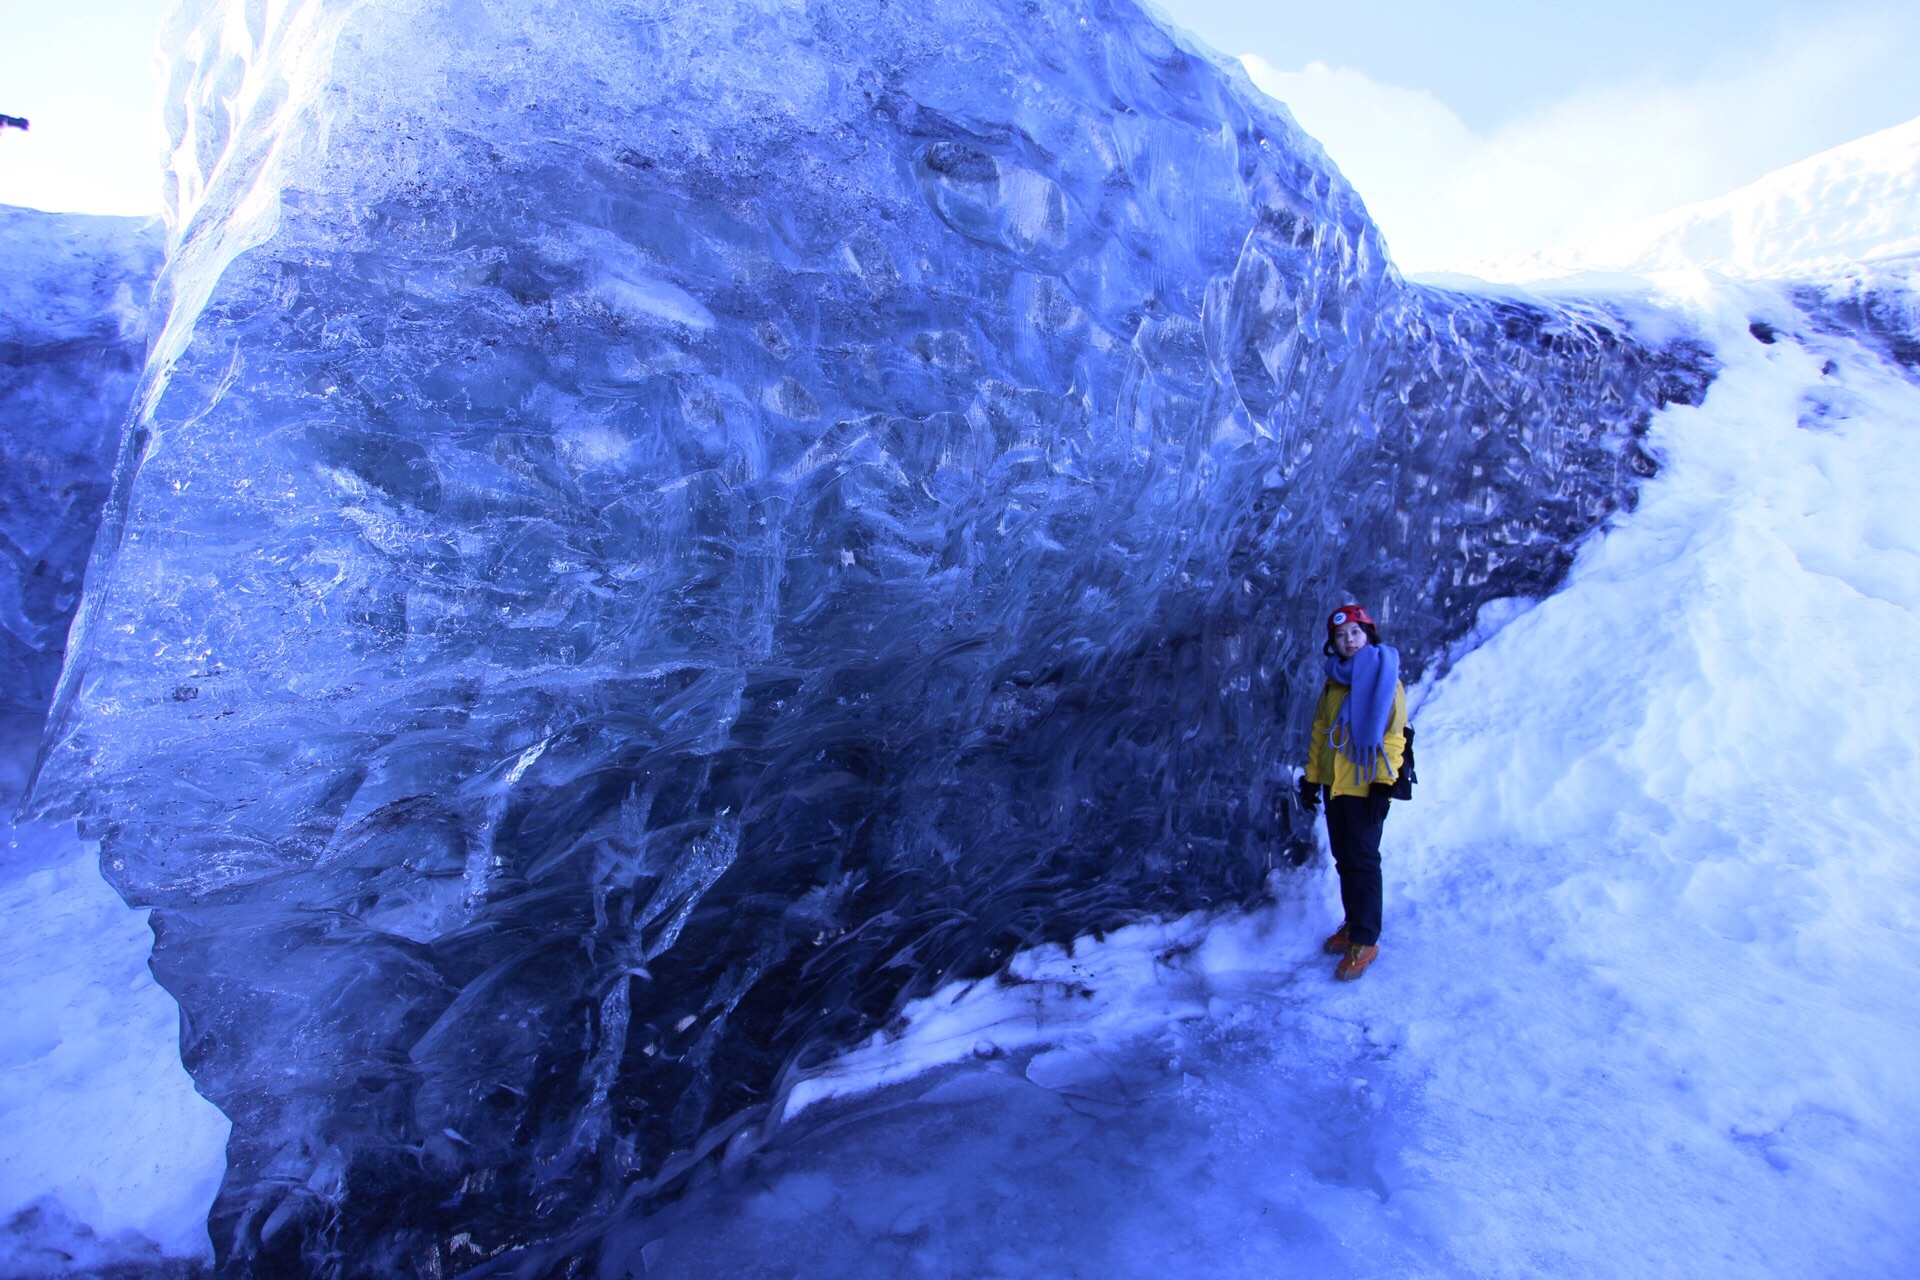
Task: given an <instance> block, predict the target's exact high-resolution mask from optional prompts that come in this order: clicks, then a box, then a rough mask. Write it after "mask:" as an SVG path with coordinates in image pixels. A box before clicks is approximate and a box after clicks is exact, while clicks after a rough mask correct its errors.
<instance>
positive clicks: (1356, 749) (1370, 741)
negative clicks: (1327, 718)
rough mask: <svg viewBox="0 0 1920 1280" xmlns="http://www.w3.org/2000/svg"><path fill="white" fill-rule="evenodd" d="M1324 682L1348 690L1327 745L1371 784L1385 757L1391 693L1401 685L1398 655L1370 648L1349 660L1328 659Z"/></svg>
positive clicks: (1387, 648)
mask: <svg viewBox="0 0 1920 1280" xmlns="http://www.w3.org/2000/svg"><path fill="white" fill-rule="evenodd" d="M1327 679H1329V680H1332V681H1333V682H1334V683H1336V684H1343V685H1346V686H1347V690H1348V692H1347V700H1346V701H1345V702H1343V703H1341V704H1340V711H1339V714H1337V715H1336V716H1334V718H1333V727H1332V728H1331V729H1329V730H1327V745H1328V746H1329V747H1331V748H1332V749H1333V750H1335V751H1338V752H1339V753H1340V754H1341V755H1343V756H1345V757H1346V758H1347V759H1349V760H1351V761H1353V763H1354V766H1355V767H1356V768H1358V769H1359V770H1360V779H1361V781H1363V782H1372V781H1373V780H1374V775H1375V773H1377V772H1378V771H1379V768H1380V761H1381V759H1382V758H1383V757H1384V756H1385V755H1386V746H1385V742H1386V737H1387V720H1388V719H1389V718H1390V717H1391V716H1392V715H1393V691H1394V687H1395V686H1396V685H1398V684H1399V683H1400V651H1399V650H1398V649H1396V648H1394V647H1393V646H1392V645H1385V644H1370V645H1368V646H1366V647H1365V648H1364V649H1362V650H1360V652H1358V653H1356V654H1354V655H1353V656H1352V657H1351V658H1345V659H1342V658H1337V657H1335V656H1334V655H1332V654H1328V655H1327Z"/></svg>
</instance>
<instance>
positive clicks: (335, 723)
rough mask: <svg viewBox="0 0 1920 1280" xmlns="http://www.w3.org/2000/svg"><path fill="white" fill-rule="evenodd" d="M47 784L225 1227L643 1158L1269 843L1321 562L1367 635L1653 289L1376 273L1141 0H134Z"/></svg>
mask: <svg viewBox="0 0 1920 1280" xmlns="http://www.w3.org/2000/svg"><path fill="white" fill-rule="evenodd" d="M168 40H169V42H170V50H171V53H172V56H173V57H174V63H173V65H174V74H173V87H172V89H171V91H170V92H171V97H172V107H171V119H170V126H171V128H172V130H173V136H174V140H175V144H176V145H175V151H174V155H173V173H172V191H173V202H174V207H173V211H172V220H171V236H170V244H169V257H168V263H167V266H166V269H165V271H164V273H163V275H162V278H161V285H160V294H159V300H158V302H157V304H156V314H155V317H154V324H153V329H154V332H155V333H156V335H157V336H156V338H155V341H154V344H153V346H152V349H151V353H150V358H149V362H148V365H147V367H146V370H145V375H144V381H143V382H142V383H141V385H140V388H139V391H138V394H137V398H136V412H135V417H134V420H133V423H132V427H131V429H130V431H129V433H128V436H127V441H126V451H125V454H124V457H123V459H122V463H121V467H120V470H119V472H118V474H117V476H116V481H115V483H116V489H115V499H114V501H113V502H112V503H111V504H109V506H108V508H107V511H106V515H105V519H104V523H103V525H102V534H101V540H100V545H99V547H98V549H97V551H96V554H95V558H94V561H93V564H92V568H91V569H90V570H89V574H88V578H87V584H86V595H85V600H84V603H83V605H82V608H81V614H80V619H79V622H78V624H77V627H76V631H75V634H74V641H73V646H72V649H71V652H70V654H69V657H68V661H67V665H66V667H65V670H64V672H63V675H62V679H61V683H60V687H59V690H58V693H57V695H56V699H55V704H54V708H53V712H52V716H51V720H50V724H49V731H48V733H49V736H48V740H47V750H46V763H45V766H44V769H43V770H42V772H41V775H40V778H39V782H38V790H37V793H36V799H37V803H38V805H39V806H40V810H41V811H42V812H44V813H47V814H50V815H61V814H69V813H71V814H76V815H78V816H80V817H81V818H82V820H83V822H84V824H85V829H86V831H87V832H88V833H89V834H91V835H93V836H96V837H97V838H99V839H100V840H101V841H102V847H103V858H104V866H105V868H106V871H107V874H108V875H109V877H110V878H111V879H112V880H113V882H114V884H115V885H116V886H117V887H118V888H119V889H120V890H121V891H122V893H123V894H124V895H125V896H126V897H127V898H128V900H129V901H130V902H133V903H136V904H140V905H147V906H151V907H153V908H154V915H153V923H154V928H155V932H156V935H157V938H158V944H157V948H156V952H155V956H154V969H155V972H156V973H157V974H158V975H159V977H160V978H161V980H162V981H163V982H164V983H165V984H166V985H167V987H168V989H169V990H170V991H172V992H173V993H174V994H175V995H176V996H177V997H178V998H179V1000H180V1002H181V1005H182V1009H183V1012H184V1017H185V1032H184V1037H183V1056H184V1059H185V1062H186V1064H187V1066H188V1068H189V1069H190V1070H191V1071H192V1072H193V1073H194V1077H195V1080H196V1082H197V1084H198V1086H199V1088H200V1089H201V1090H202V1091H203V1092H204V1093H205V1094H206V1095H207V1096H208V1097H210V1098H212V1099H213V1100H214V1101H216V1102H217V1103H218V1104H219V1105H220V1107H221V1108H222V1109H223V1110H224V1111H225V1112H226V1113H227V1115H228V1116H230V1117H231V1118H232V1120H233V1122H234V1134H233V1140H232V1143H231V1145H230V1147H229V1160H230V1167H229V1174H228V1180H227V1183H226V1186H225V1188H224V1190H223V1193H222V1198H221V1201H220V1203H219V1204H218V1206H216V1210H215V1214H214V1221H213V1233H214V1241H215V1248H216V1250H217V1251H219V1252H220V1253H221V1254H222V1256H223V1257H225V1258H227V1259H229V1260H234V1261H235V1262H236V1264H237V1265H239V1266H242V1267H250V1268H254V1269H257V1270H262V1271H265V1270H272V1269H275V1268H285V1269H288V1270H300V1269H308V1270H310V1269H312V1268H314V1267H316V1266H319V1265H321V1264H322V1262H323V1260H324V1261H325V1265H327V1266H336V1265H344V1266H346V1267H347V1268H348V1269H349V1270H356V1269H357V1270H359V1271H364V1272H375V1273H391V1272H401V1271H407V1272H411V1271H415V1270H428V1269H431V1268H437V1267H439V1266H440V1265H442V1261H443V1260H447V1259H452V1258H453V1256H454V1254H453V1253H452V1252H451V1251H452V1250H453V1248H454V1245H453V1242H454V1241H456V1240H462V1241H464V1242H465V1243H464V1244H463V1245H461V1248H463V1249H472V1250H475V1251H477V1252H481V1253H487V1252H492V1251H494V1250H497V1249H499V1248H502V1247H505V1246H507V1245H509V1244H513V1243H516V1242H521V1241H525V1240H528V1239H532V1238H537V1237H538V1236H540V1235H542V1234H545V1233H548V1232H551V1231H552V1230H554V1229H555V1228H556V1224H563V1223H565V1222H566V1221H569V1220H570V1219H571V1218H572V1217H574V1216H576V1215H578V1214H580V1213H582V1212H585V1211H588V1210H591V1209H594V1208H600V1207H605V1206H607V1205H609V1204H610V1203H613V1202H614V1201H615V1200H616V1199H618V1198H619V1197H621V1196H622V1195H624V1194H626V1193H627V1191H628V1190H629V1189H630V1188H633V1187H641V1188H646V1187H663V1188H664V1187H667V1186H670V1185H671V1182H672V1177H673V1175H674V1174H675V1172H676V1171H678V1170H683V1169H685V1168H687V1167H689V1166H688V1159H689V1154H690V1153H691V1154H693V1155H697V1154H699V1153H702V1152H706V1151H709V1150H712V1149H714V1148H715V1147H716V1146H717V1145H718V1144H719V1143H720V1142H722V1141H723V1140H725V1138H726V1137H727V1135H728V1134H729V1133H730V1132H732V1126H736V1125H739V1124H743V1123H745V1122H746V1120H747V1119H748V1118H750V1117H751V1116H753V1115H756V1114H759V1111H760V1109H761V1108H764V1107H766V1106H767V1105H768V1103H769V1102H770V1101H772V1100H777V1099H778V1098H779V1097H781V1096H782V1095H783V1093H784V1092H785V1091H786V1090H788V1089H789V1088H790V1086H791V1084H792V1083H793V1081H794V1080H795V1079H797V1078H801V1077H804V1076H805V1074H806V1073H807V1071H808V1070H809V1069H810V1067H812V1066H813V1065H814V1064H815V1063H816V1062H817V1061H818V1060H819V1059H820V1058H821V1057H822V1056H823V1055H824V1054H826V1053H828V1052H830V1051H831V1050H833V1049H834V1048H835V1047H838V1046H842V1045H844V1044H846V1043H848V1042H850V1041H851V1040H852V1039H853V1038H854V1037H856V1036H858V1035H861V1034H863V1033H866V1032H869V1031H871V1030H872V1029H874V1028H875V1027H877V1026H881V1025H884V1024H885V1023H886V1022H887V1021H888V1020H889V1019H890V1018H891V1017H892V1016H893V1015H894V1013H895V1012H896V1011H897V1010H898V1008H899V1007H900V1005H901V1002H902V1001H903V1000H904V999H906V998H908V997H910V996H912V995H915V994H924V993H925V992H926V991H929V990H931V989H932V988H933V987H934V986H936V985H937V984H939V983H940V982H942V981H943V980H945V979H946V978H949V977H951V976H954V975H957V974H964V973H972V972H988V971H991V970H993V969H994V968H995V967H996V966H997V965H999V964H1000V963H1001V962H1002V961H1003V960H1004V958H1005V957H1006V956H1007V955H1008V954H1009V953H1010V952H1011V951H1012V950H1013V949H1015V948H1018V947H1021V946H1024V945H1027V944H1030V943H1033V942H1035V941H1038V940H1043V939H1049V938H1067V937H1071V936H1074V935H1076V934H1080V933H1084V932H1088V931H1098V930H1104V929H1108V928H1112V927H1115V926H1117V925H1120V924H1123V923H1125V922H1127V921H1130V920H1134V919H1137V918H1139V917H1140V916H1142V915H1143V914H1147V913H1156V912H1171V911H1180V910H1185V909H1188V908H1192V907H1197V906H1205V905H1210V904H1219V903H1226V902H1234V901H1239V900H1244V899H1246V898H1248V897H1250V896H1253V895H1255V894H1257V893H1259V892H1260V891H1261V890H1262V888H1263V886H1264V885H1265V884H1266V882H1267V879H1268V877H1269V875H1270V874H1271V873H1273V872H1274V871H1275V870H1276V868H1281V867H1284V865H1285V863H1286V855H1287V852H1288V849H1289V845H1290V842H1291V841H1293V840H1294V839H1295V838H1296V837H1295V835H1294V832H1293V829H1292V828H1293V824H1294V823H1295V821H1296V817H1295V815H1294V814H1293V813H1292V811H1291V810H1290V809H1289V808H1288V807H1287V805H1286V804H1285V802H1284V799H1283V797H1284V793H1285V790H1286V775H1285V766H1287V765H1288V764H1289V763H1290V762H1291V757H1292V756H1293V755H1294V754H1295V753H1296V752H1297V744H1298V740H1299V735H1300V730H1301V728H1302V723H1303V718H1304V716H1305V714H1306V713H1307V711H1308V710H1309V707H1310V699H1309V698H1308V697H1306V696H1305V695H1307V694H1310V693H1311V692H1312V690H1313V689H1315V688H1317V682H1318V676H1317V675H1316V674H1314V671H1313V661H1314V659H1315V657H1316V654H1317V637H1316V634H1315V632H1316V627H1317V619H1318V617H1319V616H1320V614H1321V613H1322V611H1323V609H1324V608H1325V607H1326V606H1327V605H1329V604H1330V603H1337V602H1338V599H1339V598H1341V597H1345V596H1350V595H1351V596H1360V597H1363V598H1365V599H1366V600H1368V601H1369V602H1370V603H1373V604H1374V605H1375V606H1376V607H1377V610H1378V613H1379V616H1380V617H1381V618H1382V621H1383V624H1384V626H1385V628H1386V630H1387V632H1388V635H1389V637H1390V638H1391V639H1392V640H1393V641H1394V642H1396V643H1398V644H1400V645H1401V646H1402V647H1403V648H1404V650H1405V651H1406V653H1407V656H1408V659H1409V663H1410V667H1411V670H1412V671H1413V673H1415V674H1417V673H1418V672H1419V671H1420V670H1421V669H1422V668H1423V667H1424V666H1426V665H1427V664H1428V663H1430V662H1431V661H1432V660H1434V659H1435V658H1436V657H1437V656H1438V655H1439V654H1440V653H1441V652H1443V650H1444V647H1445V645H1446V644H1447V642H1448V641H1449V640H1451V639H1453V638H1455V637H1457V636H1459V635H1460V634H1463V633H1464V632H1465V631H1466V630H1467V628H1468V627H1469V626H1470V625H1471V624H1472V622H1473V619H1474V614H1475V611H1476V609H1477V607H1478V606H1479V604H1481V603H1482V602H1485V601H1488V600H1492V599H1496V598H1507V597H1512V596H1516V595H1527V594H1537V593H1540V592H1543V591H1545V590H1548V589H1550V588H1551V587H1552V585H1553V584H1554V583H1555V582H1556V581H1558V579H1559V577H1560V576H1561V575H1562V574H1563V573H1564V571H1565V569H1566V567H1567V565H1568V563H1569V562H1570V557H1571V550H1570V549H1571V546H1572V544H1573V543H1574V542H1575V541H1576V540H1577V539H1578V538H1579V537H1580V536H1581V535H1583V534H1585V533H1587V532H1589V531H1590V530H1592V529H1593V528H1595V527H1596V526H1597V525H1599V524H1600V523H1601V522H1602V521H1604V520H1605V519H1606V518H1607V517H1608V516H1609V515H1610V514H1611V513H1612V512H1614V511H1615V510H1617V509H1619V508H1620V507H1622V506H1623V505H1626V504H1630V503H1631V501H1632V498H1633V493H1634V486H1635V485H1636V483H1637V482H1638V479H1639V478H1640V477H1643V476H1645V475H1647V474H1650V473H1651V472H1652V470H1653V467H1654V463H1653V460H1652V459H1651V458H1650V457H1649V456H1648V454H1647V453H1646V452H1645V451H1643V450H1642V449H1641V447H1640V445H1639V442H1638V441H1639V436H1640V433H1641V432H1642V431H1643V430H1644V427H1645V424H1646V422H1647V420H1648V417H1649V415H1650V414H1651V412H1652V411H1653V410H1654V409H1655V408H1656V407H1658V406H1659V405H1661V404H1663V403H1666V402H1668V401H1669V400H1672V399H1685V400H1691V399H1697V398H1698V396H1699V394H1700V392H1701V390H1702V388H1703V387H1704V385H1705V383H1706V380H1707V378H1708V377H1709V372H1708V370H1707V367H1706V366H1707V361H1706V358H1705V357H1704V355H1702V354H1701V349H1700V348H1698V347H1695V346H1693V345H1691V344H1690V343H1688V342H1686V341H1684V340H1678V341H1673V340H1669V338H1668V337H1667V335H1666V333H1665V331H1641V330H1638V329H1636V327H1635V322H1634V320H1633V318H1632V317H1631V316H1628V315H1626V314H1624V313H1623V312H1621V311H1620V310H1619V309H1615V310H1611V311H1610V310H1605V309H1601V308H1596V307H1579V306H1569V305H1547V304H1542V303H1539V302H1535V301H1529V300H1527V299H1525V298H1523V297H1519V296H1516V297H1514V298H1513V299H1511V300H1504V299H1499V298H1493V297H1488V296H1478V295H1476V296H1468V295H1455V294H1449V293H1445V292H1441V291H1437V290H1432V289H1421V288H1414V287H1410V286H1408V285H1406V284H1405V283H1404V282H1403V281H1402V280H1401V279H1400V278H1399V276H1398V275H1397V273H1396V272H1395V271H1394V270H1393V268H1392V266H1391V264H1390V263H1389V261H1388V258H1387V254H1386V250H1385V247H1384V246H1383V245H1382V243H1381V241H1380V238H1379V235H1378V233H1377V232H1376V231H1375V229H1374V228H1373V226H1372V224H1371V223H1370V222H1369V221H1368V219H1367V216H1366V212H1365V210H1364V208H1363V207H1362V206H1361V204H1360V202H1359V200H1358V199H1357V198H1356V197H1355V195H1354V194H1353V192H1352V191H1351V190H1350V189H1349V188H1348V187H1347V185H1346V184H1345V182H1344V181H1343V180H1342V179H1341V178H1340V176H1339V175H1338V174H1337V173H1336V172H1335V171H1334V170H1333V169H1332V167H1331V166H1330V165H1329V164H1328V163H1327V161H1326V160H1325V158H1324V156H1323V155H1322V154H1321V152H1320V150H1319V148H1318V147H1317V146H1316V145H1315V144H1314V143H1313V142H1312V141H1311V140H1310V139H1308V138H1306V137H1305V136H1304V135H1302V134H1301V133H1300V132H1299V131H1298V129H1297V128H1296V127H1295V126H1294V125H1293V124H1292V122H1291V120H1290V119H1289V118H1288V117H1287V116H1286V114H1285V112H1284V111H1283V110H1282V109H1280V108H1279V107H1278V106H1276V105H1275V104H1273V103H1272V102H1270V101H1267V100H1265V99H1264V98H1262V97H1261V96H1260V95H1259V94H1258V93H1257V92H1255V91H1254V90H1253V89H1252V88H1251V87H1250V86H1249V85H1248V84H1247V83H1246V81H1245V79H1244V77H1242V76H1241V75H1240V73H1239V72H1238V71H1237V70H1234V69H1231V68H1228V67H1224V66H1222V65H1220V64H1217V63H1216V62H1214V61H1213V60H1211V59H1210V58H1208V57H1206V56H1202V55H1200V54H1198V53H1196V52H1194V51H1192V50H1189V49H1187V48H1185V47H1183V46H1182V45H1181V44H1179V43H1178V42H1177V41H1176V40H1174V39H1172V38H1171V37H1169V36H1168V35H1167V33H1166V32H1164V31H1163V30H1162V29H1161V28H1159V27H1158V26H1156V25H1155V24H1154V23H1153V22H1152V21H1150V20H1149V19H1147V18H1146V17H1145V16H1143V15H1142V14H1141V13H1140V12H1139V11H1138V10H1136V9H1135V8H1133V7H1132V6H1131V5H1130V4H1126V3H1109V2H1106V0H1085V2H1080V0H1070V2H1067V3H1060V4H1055V5H1051V6H1047V7H1038V6H1030V5H1025V4H1015V3H1012V0H1005V2H999V0H993V2H988V3H943V4H936V5H933V6H930V7H912V8H908V7H903V6H897V5H891V4H887V3H883V2H881V0H854V2H853V3H848V4H842V5H835V6H831V7H827V6H817V7H811V8H809V7H803V6H797V5H790V4H781V3H775V2H773V0H738V2H731V3H730V2H724V0H723V2H722V3H716V4H703V5H698V6H694V5H683V4H670V3H649V2H644V0H643V2H641V3H619V4H601V3H582V4H568V5H557V4H552V5H549V4H533V3H524V2H522V3H508V2H506V0H501V2H499V3H491V2H488V0H470V2H467V3H461V4H457V5H451V6H449V5H444V4H428V3H425V2H424V0H385V2H380V0H374V2H367V3H350V2H347V0H305V2H304V3H299V2H295V3H289V4H285V5H279V6H259V5H251V4H240V3H234V4H206V5H201V4H194V3H187V4H184V5H183V6H181V7H180V8H179V9H178V10H177V11H176V13H175V16H174V18H173V26H172V29H171V31H170V34H169V36H168Z"/></svg>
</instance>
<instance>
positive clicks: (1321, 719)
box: [1307, 680, 1407, 796]
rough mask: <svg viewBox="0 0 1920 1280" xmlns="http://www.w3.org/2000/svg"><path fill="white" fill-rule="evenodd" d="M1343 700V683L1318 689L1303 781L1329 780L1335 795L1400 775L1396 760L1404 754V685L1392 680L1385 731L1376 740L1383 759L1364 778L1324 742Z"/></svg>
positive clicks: (1351, 793)
mask: <svg viewBox="0 0 1920 1280" xmlns="http://www.w3.org/2000/svg"><path fill="white" fill-rule="evenodd" d="M1346 700H1347V686H1346V685H1343V684H1340V683H1339V682H1338V681H1334V680H1329V681H1327V685H1326V688H1324V689H1322V690H1321V691H1320V705H1319V706H1318V707H1316V708H1314V712H1313V741H1312V743H1311V744H1310V745H1309V746H1308V748H1307V781H1308V782H1318V783H1323V784H1331V785H1332V787H1333V794H1334V795H1336V796H1363V795H1365V794H1367V786H1368V783H1369V782H1385V783H1392V782H1393V780H1394V779H1396V778H1398V777H1399V776H1400V762H1401V761H1403V760H1405V759H1406V757H1407V734H1406V728H1407V688H1406V686H1405V685H1403V684H1401V683H1400V682H1399V681H1397V680H1396V681H1394V684H1393V711H1392V712H1391V713H1390V714H1389V715H1388V716H1387V732H1386V735H1385V736H1384V737H1383V738H1382V739H1381V740H1380V745H1381V746H1382V747H1383V748H1385V755H1386V759H1384V760H1382V761H1381V762H1380V766H1379V767H1378V768H1377V769H1375V770H1374V774H1373V777H1372V778H1370V779H1369V780H1368V782H1362V781H1361V780H1360V766H1358V765H1356V764H1355V763H1354V762H1353V761H1351V760H1349V759H1347V758H1346V756H1344V755H1342V754H1341V753H1340V752H1338V751H1335V750H1334V749H1333V748H1332V747H1330V746H1328V745H1327V733H1328V731H1329V730H1331V729H1332V728H1333V718H1334V717H1335V716H1337V715H1339V714H1340V705H1341V704H1342V703H1344V702H1345V701H1346Z"/></svg>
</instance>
